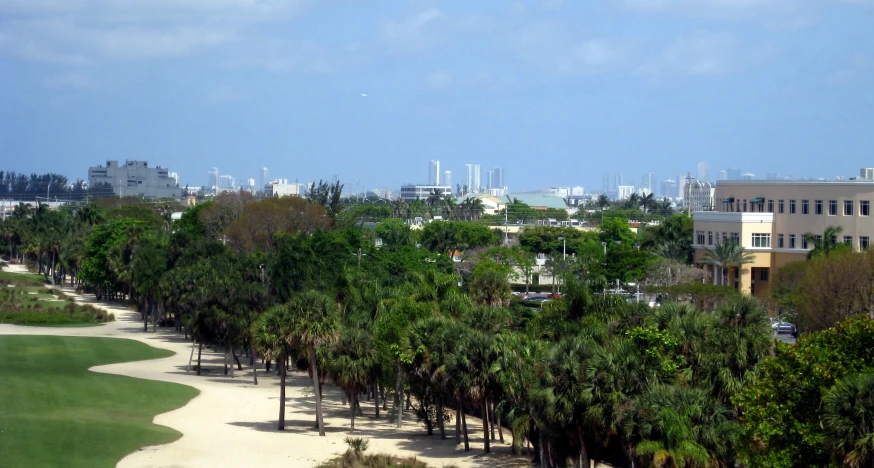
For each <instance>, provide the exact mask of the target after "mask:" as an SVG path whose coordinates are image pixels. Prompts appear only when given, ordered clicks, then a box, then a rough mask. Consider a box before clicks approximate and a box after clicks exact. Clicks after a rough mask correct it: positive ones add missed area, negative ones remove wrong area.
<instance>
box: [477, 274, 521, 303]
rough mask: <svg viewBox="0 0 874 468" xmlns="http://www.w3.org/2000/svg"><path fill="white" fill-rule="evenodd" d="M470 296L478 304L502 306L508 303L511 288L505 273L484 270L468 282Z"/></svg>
mask: <svg viewBox="0 0 874 468" xmlns="http://www.w3.org/2000/svg"><path fill="white" fill-rule="evenodd" d="M470 294H471V298H472V299H473V301H474V302H475V303H477V304H478V305H485V306H494V307H503V306H505V305H509V304H510V296H511V295H512V290H511V289H510V283H508V282H507V277H506V275H504V274H502V273H500V272H498V271H495V270H491V269H488V270H484V271H481V272H479V273H477V274H475V275H474V277H473V280H472V281H471V282H470Z"/></svg>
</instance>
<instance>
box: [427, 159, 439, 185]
mask: <svg viewBox="0 0 874 468" xmlns="http://www.w3.org/2000/svg"><path fill="white" fill-rule="evenodd" d="M428 183H429V184H432V185H440V161H438V160H436V159H432V160H431V164H430V165H429V166H428Z"/></svg>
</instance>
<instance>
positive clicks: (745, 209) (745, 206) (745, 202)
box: [744, 200, 747, 213]
mask: <svg viewBox="0 0 874 468" xmlns="http://www.w3.org/2000/svg"><path fill="white" fill-rule="evenodd" d="M746 212H747V201H746V200H744V213H746Z"/></svg>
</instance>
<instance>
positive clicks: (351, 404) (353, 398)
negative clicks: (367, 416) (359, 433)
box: [349, 390, 358, 432]
mask: <svg viewBox="0 0 874 468" xmlns="http://www.w3.org/2000/svg"><path fill="white" fill-rule="evenodd" d="M350 393H351V394H352V395H351V396H350V398H349V408H350V409H351V410H352V421H351V426H352V432H355V402H356V400H358V394H357V393H356V392H355V391H354V390H353V391H352V392H350Z"/></svg>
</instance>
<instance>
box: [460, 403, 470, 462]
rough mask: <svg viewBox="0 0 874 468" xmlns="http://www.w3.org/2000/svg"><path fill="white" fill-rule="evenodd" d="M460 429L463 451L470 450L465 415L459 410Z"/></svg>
mask: <svg viewBox="0 0 874 468" xmlns="http://www.w3.org/2000/svg"><path fill="white" fill-rule="evenodd" d="M461 429H462V431H464V451H465V452H470V439H469V438H468V437H467V416H465V414H464V410H462V411H461Z"/></svg>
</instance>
